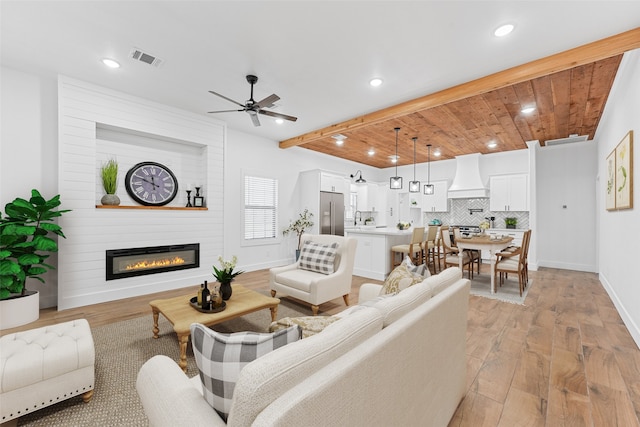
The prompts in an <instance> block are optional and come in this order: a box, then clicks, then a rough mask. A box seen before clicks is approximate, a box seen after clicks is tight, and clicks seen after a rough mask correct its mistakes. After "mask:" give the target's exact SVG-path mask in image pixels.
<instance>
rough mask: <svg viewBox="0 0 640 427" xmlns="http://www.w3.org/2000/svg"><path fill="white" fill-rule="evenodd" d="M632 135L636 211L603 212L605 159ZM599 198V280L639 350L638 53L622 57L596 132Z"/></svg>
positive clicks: (639, 107) (639, 157) (639, 177)
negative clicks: (625, 138)
mask: <svg viewBox="0 0 640 427" xmlns="http://www.w3.org/2000/svg"><path fill="white" fill-rule="evenodd" d="M629 130H633V132H634V139H635V141H634V155H633V163H634V166H635V177H634V189H633V199H634V208H633V209H627V210H621V211H612V212H608V211H606V210H605V208H604V206H605V203H604V200H605V183H606V176H607V174H606V171H605V159H606V157H607V156H608V155H609V153H610V152H611V150H613V149H614V148H615V146H616V145H617V144H618V143H619V142H620V140H621V139H622V138H623V137H624V136H625V135H626V133H627V132H628V131H629ZM596 140H597V142H598V159H597V160H598V176H599V180H598V199H597V215H598V217H599V218H598V219H599V221H598V222H599V239H600V244H599V267H600V281H601V282H602V283H603V285H604V286H605V288H606V289H607V291H608V292H609V296H610V297H611V299H612V300H613V302H614V304H615V305H616V308H617V309H618V311H619V313H620V315H621V316H622V319H623V321H624V323H625V325H626V326H627V328H628V329H629V331H630V332H631V335H632V336H633V338H634V340H635V341H636V343H637V344H638V346H640V310H638V302H639V301H640V286H638V275H637V272H638V268H637V263H638V254H640V240H638V234H639V233H638V229H640V190H639V189H640V143H639V142H640V50H639V49H636V50H635V51H632V52H628V53H626V54H625V55H624V57H623V59H622V62H621V63H620V67H619V69H618V74H617V76H616V80H615V82H614V84H613V88H612V90H611V94H610V95H609V100H608V101H607V105H606V107H605V110H604V114H603V116H602V118H601V119H600V125H599V126H598V132H597V133H596Z"/></svg>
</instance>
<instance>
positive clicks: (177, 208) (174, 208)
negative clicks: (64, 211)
mask: <svg viewBox="0 0 640 427" xmlns="http://www.w3.org/2000/svg"><path fill="white" fill-rule="evenodd" d="M96 209H151V210H158V211H206V210H208V209H207V208H187V207H180V206H120V205H118V206H110V205H96Z"/></svg>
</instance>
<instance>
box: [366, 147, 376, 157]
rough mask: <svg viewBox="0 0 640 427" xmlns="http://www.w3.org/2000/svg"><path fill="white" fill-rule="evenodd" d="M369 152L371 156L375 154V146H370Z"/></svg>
mask: <svg viewBox="0 0 640 427" xmlns="http://www.w3.org/2000/svg"><path fill="white" fill-rule="evenodd" d="M367 154H368V155H370V156H373V155H374V154H376V150H374V149H373V148H369V151H367Z"/></svg>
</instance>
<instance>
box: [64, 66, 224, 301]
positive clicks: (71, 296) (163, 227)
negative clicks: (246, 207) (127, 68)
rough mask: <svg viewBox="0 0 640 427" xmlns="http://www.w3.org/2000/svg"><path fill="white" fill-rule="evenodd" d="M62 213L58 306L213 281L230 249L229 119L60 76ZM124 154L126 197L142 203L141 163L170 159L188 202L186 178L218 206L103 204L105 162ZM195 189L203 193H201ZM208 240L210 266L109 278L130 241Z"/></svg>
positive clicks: (205, 252) (205, 262)
mask: <svg viewBox="0 0 640 427" xmlns="http://www.w3.org/2000/svg"><path fill="white" fill-rule="evenodd" d="M58 104H59V108H58V112H59V113H58V114H59V116H58V120H59V126H58V132H59V135H58V139H59V151H58V166H59V177H58V178H59V192H60V195H61V200H62V202H63V208H65V209H72V210H73V211H72V212H70V213H68V214H66V215H64V216H63V217H62V218H60V225H61V226H62V229H63V230H64V233H65V235H66V236H67V238H66V239H60V240H59V247H60V251H59V256H58V309H59V310H63V309H67V308H72V307H78V306H83V305H88V304H95V303H99V302H105V301H113V300H117V299H122V298H127V297H131V296H138V295H146V294H150V293H153V292H159V291H163V290H168V289H176V288H181V287H186V286H192V285H195V284H197V283H200V282H201V281H202V280H211V279H212V276H211V265H213V264H214V263H215V262H217V261H216V259H217V257H218V255H220V254H222V253H223V236H224V233H223V230H224V227H223V177H224V174H223V165H224V162H223V157H224V140H225V135H226V128H225V125H224V123H223V122H220V121H218V120H215V119H208V118H206V117H201V116H198V115H196V114H192V113H189V112H186V111H182V110H178V109H175V108H171V107H168V106H164V105H160V104H156V103H152V102H149V101H146V100H143V99H139V98H136V97H132V96H129V95H126V94H123V93H119V92H116V91H112V90H109V89H105V88H102V87H99V86H95V85H92V84H89V83H85V82H81V81H78V80H75V79H71V78H68V77H64V76H60V77H59V80H58ZM111 157H115V158H116V159H117V160H118V162H119V168H120V171H119V186H118V196H119V197H120V199H121V205H129V206H131V205H134V203H133V202H132V200H131V199H130V198H129V195H128V194H127V192H126V190H125V189H124V184H123V182H124V176H125V174H126V172H127V170H128V169H129V168H130V167H131V166H133V165H134V164H136V163H138V162H142V161H155V162H158V163H162V164H164V165H166V166H168V167H169V168H170V169H171V170H172V171H173V173H174V174H175V175H176V178H177V180H178V183H179V187H180V190H179V194H178V196H176V198H175V199H174V200H173V201H172V202H171V203H170V204H169V205H168V206H176V207H182V206H184V205H185V204H186V193H185V191H184V190H185V189H186V184H187V183H190V184H192V186H195V185H196V184H200V185H202V187H203V195H204V196H205V202H206V204H207V207H208V210H206V211H187V210H151V209H132V210H129V209H127V210H125V209H117V210H112V209H97V208H96V205H98V204H100V203H99V201H100V198H101V197H102V195H103V192H102V185H101V183H100V179H99V169H100V165H101V164H102V163H103V162H104V161H106V160H107V159H109V158H111ZM192 195H193V193H192ZM181 243H200V268H197V269H190V270H181V271H175V272H167V273H159V274H153V275H147V276H139V277H131V278H125V279H119V280H111V281H108V282H107V281H106V280H105V262H106V261H105V251H106V250H107V249H121V248H127V247H143V246H159V245H168V244H181Z"/></svg>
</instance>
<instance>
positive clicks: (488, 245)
mask: <svg viewBox="0 0 640 427" xmlns="http://www.w3.org/2000/svg"><path fill="white" fill-rule="evenodd" d="M512 241H513V237H510V236H499V235H489V234H480V235H471V236H462V237H460V238H458V239H456V245H457V246H458V248H459V249H460V250H461V251H462V250H464V249H469V250H479V251H481V250H483V249H485V250H488V251H489V254H490V257H489V259H490V261H491V293H492V294H495V293H496V277H495V276H496V273H495V265H496V254H497V253H498V252H500V251H501V250H503V249H505V248H506V247H507V246H509V244H511V242H512ZM458 258H459V260H460V270H463V265H462V261H463V259H462V257H458Z"/></svg>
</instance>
